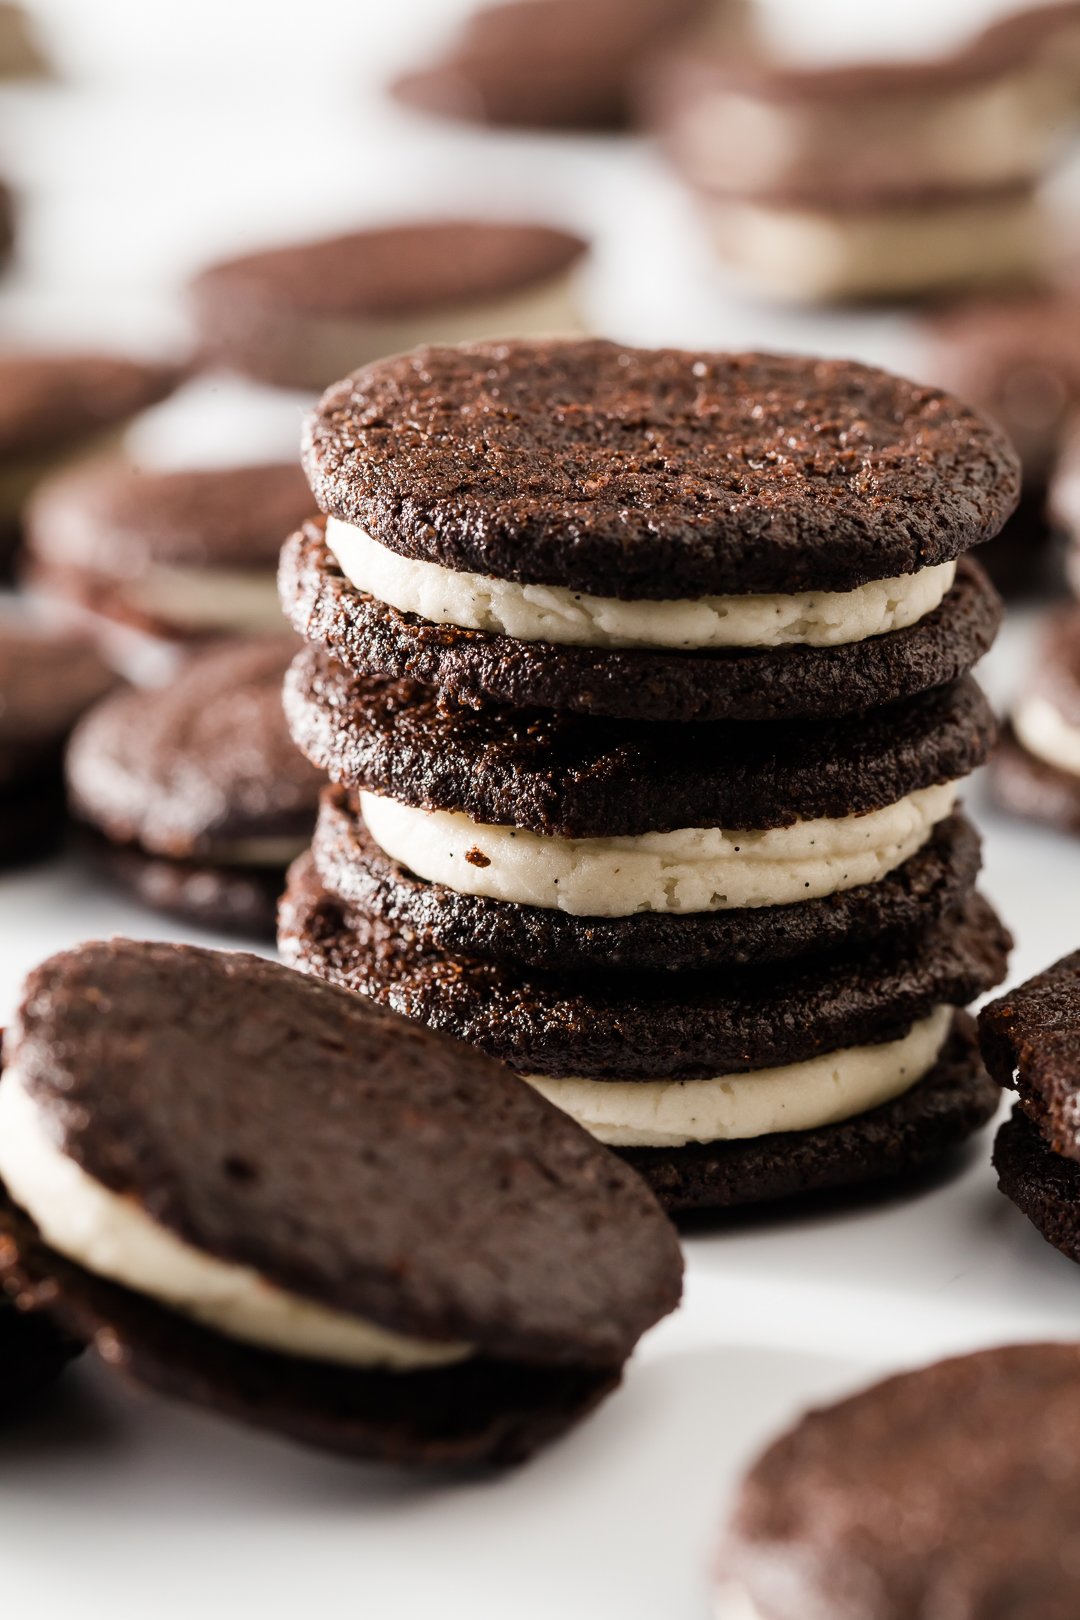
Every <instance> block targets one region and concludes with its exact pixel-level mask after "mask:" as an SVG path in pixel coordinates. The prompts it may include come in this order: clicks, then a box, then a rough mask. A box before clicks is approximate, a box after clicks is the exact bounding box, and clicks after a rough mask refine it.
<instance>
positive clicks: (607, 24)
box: [391, 0, 723, 130]
mask: <svg viewBox="0 0 1080 1620" xmlns="http://www.w3.org/2000/svg"><path fill="white" fill-rule="evenodd" d="M721 9H723V8H722V5H721V0H711V3H710V0H510V3H505V0H503V3H498V4H494V5H480V6H478V7H477V9H476V10H475V11H474V12H473V13H472V15H471V16H470V17H469V18H468V19H467V20H466V22H465V23H464V26H463V27H462V28H461V30H460V32H459V34H458V36H457V37H456V38H455V39H453V40H452V41H451V42H450V44H449V45H448V47H447V49H446V50H445V51H444V52H443V54H442V55H441V56H438V57H436V58H435V60H433V61H432V62H431V63H430V64H428V65H427V66H422V67H417V68H414V69H412V70H410V71H409V72H407V73H405V74H403V75H402V76H401V77H400V78H398V79H397V80H395V82H394V83H393V85H392V86H391V93H392V94H393V96H394V97H395V98H396V99H397V100H398V101H401V102H404V103H406V104H407V105H408V106H411V107H415V108H418V109H419V110H421V111H423V112H426V113H433V114H435V115H437V116H439V117H444V118H458V119H465V120H467V121H471V122H473V123H479V124H496V125H507V126H510V127H516V128H523V129H570V130H574V129H577V130H591V129H621V128H623V127H625V126H626V125H627V124H629V123H631V122H632V121H633V113H634V100H635V91H636V84H637V77H638V75H639V74H640V73H641V72H642V71H643V70H644V69H645V68H646V67H647V65H648V63H649V61H650V59H651V57H652V56H653V54H654V53H655V52H656V51H657V50H659V49H661V48H662V47H663V46H665V45H667V44H669V43H670V42H671V40H673V39H675V38H677V37H678V36H679V34H680V33H681V32H682V31H683V30H684V29H686V28H688V27H691V26H692V25H694V24H695V23H698V22H700V21H701V20H703V19H704V18H706V17H708V16H709V14H710V13H711V12H714V11H719V10H721Z"/></svg>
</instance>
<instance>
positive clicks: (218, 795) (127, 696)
mask: <svg viewBox="0 0 1080 1620" xmlns="http://www.w3.org/2000/svg"><path fill="white" fill-rule="evenodd" d="M294 650H295V644H294V643H293V642H292V640H291V638H290V637H288V636H286V635H277V636H272V637H271V636H267V637H259V638H254V639H252V640H250V641H243V642H227V643H224V644H223V645H221V646H220V647H215V648H213V649H208V650H206V651H204V652H201V653H199V654H197V655H194V656H193V657H192V658H191V659H190V661H189V662H188V663H186V664H185V665H184V667H183V668H182V670H181V671H180V673H179V674H178V675H177V677H176V678H175V680H174V681H173V682H172V683H171V684H170V685H169V686H168V687H165V688H164V689H160V690H158V689H147V690H142V691H131V690H126V691H123V692H119V693H116V694H115V695H113V696H112V697H110V698H108V699H107V700H106V701H105V702H104V703H102V704H100V705H99V706H98V707H97V708H96V709H94V710H93V712H92V713H90V714H89V715H87V716H86V718H85V720H83V722H82V723H81V724H80V726H79V727H78V728H77V730H76V732H75V735H74V736H73V737H72V739H71V744H70V747H69V749H68V755H67V780H68V792H69V795H70V799H71V804H72V808H73V810H74V813H75V814H76V815H77V816H78V817H79V818H80V820H81V821H82V822H83V823H84V824H86V825H87V826H88V827H90V828H91V829H93V831H94V833H95V835H96V837H95V849H96V852H97V855H98V858H99V859H100V860H102V861H103V862H104V863H105V864H106V865H107V866H108V868H109V869H110V870H111V871H112V872H113V873H114V874H115V876H116V877H117V878H118V879H120V881H122V882H124V883H126V884H127V885H128V886H129V887H131V888H133V889H134V890H135V892H136V893H137V894H138V895H139V896H140V898H142V899H143V900H144V901H147V902H148V903H150V904H152V905H156V906H159V907H161V909H163V910H166V911H171V912H177V913H179V914H181V915H184V916H188V917H192V918H194V919H196V920H197V921H200V922H203V923H205V924H207V925H210V926H214V927H227V928H230V929H236V930H238V931H241V932H244V933H247V934H249V935H254V934H258V935H261V936H265V937H269V938H272V937H273V932H274V910H275V904H276V899H277V896H278V894H279V893H280V891H281V887H282V882H283V876H284V871H285V868H286V866H287V865H288V863H289V861H290V860H291V859H292V858H293V857H294V856H295V855H296V853H297V852H298V851H299V850H300V849H302V848H303V847H304V845H305V844H306V843H307V840H308V838H309V836H310V833H311V828H312V824H313V822H314V819H315V808H316V804H317V801H318V792H319V785H320V782H321V780H322V778H321V777H320V775H319V773H318V772H317V771H315V770H314V769H313V768H312V767H311V766H310V765H309V764H308V762H307V761H306V760H305V759H304V758H303V757H302V755H301V754H299V753H298V752H297V750H296V749H295V748H294V746H293V744H292V742H291V741H290V738H289V734H288V730H287V728H286V725H285V717H284V715H283V713H282V708H281V677H282V674H283V672H284V670H285V669H286V668H287V666H288V663H289V659H290V657H291V655H292V653H293V651H294Z"/></svg>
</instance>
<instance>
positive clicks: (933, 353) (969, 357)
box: [916, 287, 1080, 594]
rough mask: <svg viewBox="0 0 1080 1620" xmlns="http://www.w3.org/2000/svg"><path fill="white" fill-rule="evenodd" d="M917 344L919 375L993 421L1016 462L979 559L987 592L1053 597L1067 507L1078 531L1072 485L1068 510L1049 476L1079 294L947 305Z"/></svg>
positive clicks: (1063, 422) (1079, 386)
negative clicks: (1003, 516)
mask: <svg viewBox="0 0 1080 1620" xmlns="http://www.w3.org/2000/svg"><path fill="white" fill-rule="evenodd" d="M919 342H920V346H921V353H920V355H919V358H918V361H917V363H916V368H917V370H918V372H919V375H920V376H924V377H926V379H927V380H928V381H929V382H932V383H934V384H935V385H937V386H940V387H942V388H948V389H950V390H951V391H952V392H953V393H955V394H958V395H959V396H960V398H961V399H966V400H968V401H969V402H970V403H971V404H973V405H976V406H978V407H979V409H980V410H983V411H986V412H987V414H988V415H990V416H993V417H994V418H995V419H996V420H997V421H998V422H999V423H1000V424H1001V426H1002V427H1003V428H1004V429H1005V431H1006V432H1007V433H1008V435H1009V437H1010V439H1011V440H1012V442H1013V444H1014V445H1015V446H1016V449H1017V450H1018V452H1019V454H1020V460H1021V462H1022V465H1023V474H1024V486H1023V493H1022V495H1021V499H1020V506H1019V508H1018V509H1017V511H1016V513H1015V514H1014V516H1013V517H1012V518H1010V520H1009V522H1008V523H1007V524H1006V525H1005V528H1004V529H1003V530H1002V532H1001V534H1000V535H999V536H998V538H997V539H996V540H994V541H991V543H990V545H989V546H987V548H986V550H985V551H984V552H983V554H982V561H983V562H984V564H985V565H986V567H987V568H988V570H989V571H990V573H991V575H992V577H993V579H994V582H995V584H996V585H998V587H999V588H1000V589H1002V590H1005V591H1007V592H1009V593H1010V594H1017V593H1018V592H1021V591H1025V590H1028V591H1030V590H1032V589H1037V588H1047V587H1052V586H1054V585H1055V584H1056V585H1057V587H1058V589H1060V574H1061V566H1060V563H1061V559H1060V555H1058V553H1057V551H1056V550H1055V548H1054V546H1053V544H1052V540H1053V536H1054V531H1055V528H1056V527H1057V526H1058V524H1059V523H1060V522H1062V521H1063V519H1064V514H1065V512H1066V511H1067V510H1068V508H1069V507H1070V504H1071V506H1072V508H1073V509H1074V512H1075V518H1076V523H1077V525H1078V526H1080V479H1078V480H1075V483H1076V487H1075V493H1074V494H1073V495H1072V497H1071V502H1070V495H1069V489H1070V479H1069V476H1068V474H1067V472H1065V471H1064V470H1063V473H1062V474H1055V467H1056V465H1057V462H1058V457H1059V454H1060V453H1061V450H1062V445H1063V443H1064V441H1065V439H1066V436H1067V426H1068V423H1069V420H1070V417H1071V415H1072V413H1074V412H1075V411H1076V410H1077V409H1078V407H1080V293H1077V292H1073V291H1069V290H1067V289H1065V290H1063V289H1059V288H1052V287H1043V288H1040V289H1037V290H1035V291H1031V292H1027V293H1023V294H1014V295H1013V296H1011V297H997V298H981V299H974V300H967V301H964V302H962V303H957V304H954V305H952V306H948V307H946V308H944V309H942V310H939V311H935V312H933V313H931V314H930V315H928V316H927V317H926V318H925V320H924V321H923V322H922V325H921V327H920V332H919ZM1077 461H1080V446H1078V447H1076V449H1075V450H1074V452H1073V456H1072V462H1073V464H1074V465H1075V463H1076V462H1077ZM1052 479H1053V483H1054V487H1055V492H1056V493H1055V496H1054V498H1053V499H1052V500H1051V501H1050V503H1049V506H1048V491H1049V487H1050V484H1051V480H1052Z"/></svg>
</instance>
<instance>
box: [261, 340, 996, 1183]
mask: <svg viewBox="0 0 1080 1620" xmlns="http://www.w3.org/2000/svg"><path fill="white" fill-rule="evenodd" d="M304 459H305V465H306V468H307V472H308V476H309V479H310V481H311V484H312V489H313V491H314V494H315V497H316V500H317V503H318V505H319V507H320V508H321V510H322V512H323V514H324V516H322V517H320V518H319V519H318V520H317V521H313V522H311V523H309V524H307V525H306V526H305V527H304V529H303V530H302V531H301V532H300V533H298V534H296V535H294V536H293V537H292V539H291V540H290V541H289V542H288V544H287V545H286V547H285V550H284V553H283V557H282V564H281V578H280V583H281V591H282V598H283V601H284V604H285V608H286V612H287V614H288V616H289V617H290V619H291V620H292V622H293V624H294V626H295V627H296V629H297V630H298V631H299V632H300V633H301V634H302V635H303V636H304V637H305V638H306V640H307V642H308V643H309V645H308V646H307V647H306V648H305V649H304V650H303V651H302V652H301V653H300V655H299V656H298V658H297V659H296V661H295V663H294V665H293V667H292V670H291V671H290V674H289V676H288V679H287V682H286V694H285V702H286V710H287V713H288V717H289V722H290V725H291V728H292V731H293V735H294V737H295V739H296V741H297V743H298V744H299V746H300V747H301V748H302V749H303V750H304V751H305V752H306V753H307V754H308V755H309V757H310V758H311V759H312V760H314V761H315V762H316V763H317V764H318V765H319V766H320V767H322V768H324V769H326V770H327V771H328V772H329V775H330V778H331V781H332V784H334V785H332V786H331V787H330V788H329V789H328V790H327V791H326V793H325V794H324V798H323V803H322V808H321V814H320V819H319V824H318V829H317V832H316V836H315V840H314V845H313V848H312V851H311V853H310V855H309V856H307V857H304V858H303V859H302V860H301V861H300V862H299V863H298V864H297V865H296V866H295V867H294V868H293V871H292V874H291V877H290V883H289V890H288V893H287V895H286V897H285V900H284V902H283V904H282V911H281V918H280V943H281V947H282V950H283V952H284V954H285V956H286V958H287V960H289V961H290V962H291V963H292V964H293V965H295V966H297V967H300V968H303V969H306V970H308V971H310V972H313V973H316V974H318V975H319V976H321V977H323V978H326V979H329V980H331V981H333V982H335V983H337V984H341V985H345V986H348V987H350V988H352V989H354V990H356V991H358V992H360V993H361V994H363V995H366V996H368V997H370V998H372V999H373V1000H375V1001H377V1002H379V1003H380V1004H382V1005H384V1006H388V1007H392V1008H394V1009H396V1010H397V1011H399V1012H400V1013H402V1014H404V1015H405V1016H407V1017H409V1018H413V1019H416V1020H419V1021H421V1022H423V1023H426V1024H428V1025H430V1026H432V1027H434V1028H438V1029H441V1030H444V1031H446V1032H449V1033H451V1034H453V1035H455V1036H457V1037H459V1038H461V1039H464V1040H466V1041H470V1042H472V1043H474V1044H475V1045H477V1046H479V1047H481V1048H483V1049H484V1050H486V1051H488V1052H490V1053H492V1054H494V1055H495V1056H497V1057H500V1058H502V1059H503V1060H504V1061H506V1062H507V1063H509V1064H510V1065H511V1067H512V1068H514V1069H515V1070H516V1071H517V1072H518V1073H519V1074H521V1075H522V1076H523V1077H524V1078H526V1079H527V1080H529V1081H530V1082H531V1083H532V1084H534V1085H535V1086H537V1087H538V1088H539V1089H540V1090H541V1091H542V1092H544V1093H545V1094H546V1095H547V1096H548V1097H550V1098H551V1099H552V1100H554V1101H555V1102H556V1103H558V1104H559V1105H560V1106H561V1107H563V1108H565V1109H566V1110H567V1111H568V1112H570V1113H571V1114H573V1115H574V1116H575V1117H576V1118H577V1119H579V1120H580V1121H581V1122H582V1123H584V1124H586V1125H587V1126H588V1127H589V1128H590V1129H591V1130H592V1131H593V1132H594V1133H595V1134H596V1135H597V1136H598V1137H599V1138H600V1139H601V1140H603V1141H604V1142H607V1143H609V1144H610V1145H612V1146H613V1147H615V1148H617V1149H618V1150H619V1151H620V1152H622V1153H624V1154H625V1155H626V1156H627V1157H628V1158H630V1159H631V1160H632V1162H633V1163H634V1164H636V1165H637V1166H638V1167H639V1169H640V1170H641V1171H642V1173H643V1174H644V1175H645V1176H646V1177H647V1178H648V1180H649V1181H650V1182H651V1184H652V1185H653V1186H654V1187H655V1188H656V1189H657V1191H658V1192H659V1193H660V1195H661V1196H662V1197H663V1198H664V1199H665V1200H666V1202H667V1203H668V1205H669V1206H670V1207H673V1208H688V1207H721V1206H726V1205H731V1204H738V1203H745V1202H751V1201H759V1200H764V1199H770V1198H775V1197H781V1196H787V1195H790V1194H794V1193H798V1192H802V1191H809V1190H816V1189H821V1188H825V1187H836V1186H840V1185H845V1184H850V1183H859V1182H876V1181H878V1180H881V1179H883V1178H885V1177H892V1176H897V1175H900V1174H902V1173H908V1172H912V1171H914V1170H916V1169H918V1168H920V1167H921V1166H923V1165H925V1164H926V1163H927V1162H929V1161H932V1160H936V1159H937V1158H939V1157H940V1156H941V1155H943V1154H945V1153H946V1152H947V1151H948V1150H949V1149H951V1148H952V1147H953V1146H954V1145H955V1144H957V1143H958V1142H960V1141H961V1140H963V1139H964V1138H966V1137H967V1136H968V1135H969V1134H970V1133H971V1132H972V1131H973V1130H974V1129H975V1128H977V1127H978V1126H979V1125H981V1124H982V1123H984V1122H985V1121H986V1119H987V1118H988V1117H989V1115H990V1114H991V1113H992V1112H993V1109H994V1106H995V1102H996V1098H997V1093H996V1089H995V1087H994V1086H993V1085H992V1083H991V1082H990V1081H989V1080H988V1079H987V1077H986V1075H985V1073H984V1071H983V1070H982V1068H981V1065H980V1063H979V1059H978V1056H977V1053H976V1050H975V1046H974V1043H973V1039H972V1030H971V1024H970V1020H969V1019H968V1018H967V1016H966V1014H964V1013H963V1012H962V1011H961V1010H960V1009H962V1008H963V1007H964V1005H965V1004H966V1003H967V1002H969V1001H970V1000H972V999H973V998H974V997H975V996H977V995H979V994H980V993H982V992H983V991H984V990H986V989H988V988H990V987H991V986H992V985H993V984H994V983H996V982H997V981H998V980H999V979H1000V978H1001V976H1002V974H1003V972H1004V966H1005V957H1006V952H1007V949H1008V943H1009V942H1008V936H1007V934H1006V933H1005V931H1004V929H1003V928H1002V926H1001V924H1000V923H999V922H998V920H997V918H996V917H995V916H994V914H993V912H992V911H991V909H990V908H989V906H988V905H987V904H986V902H985V901H984V900H983V899H982V898H981V897H980V896H979V895H978V894H977V893H976V891H975V880H976V875H977V872H978V866H979V850H978V840H977V836H976V834H975V832H974V830H973V828H972V827H971V825H970V823H969V822H968V821H967V819H966V817H965V816H964V815H963V813H962V811H961V810H960V808H959V804H958V794H959V791H960V789H961V786H962V783H963V780H964V778H965V777H966V776H967V775H968V774H969V773H970V772H971V771H972V770H974V769H975V768H976V767H977V766H978V765H979V764H981V763H982V761H983V760H984V759H985V758H986V756H987V754H988V752H989V751H990V749H991V747H992V744H993V740H994V722H993V718H992V716H991V714H990V712H989V709H988V707H987V704H986V701H985V699H984V698H983V696H982V693H981V692H980V690H979V688H978V687H977V685H976V684H975V682H974V681H973V679H972V678H971V675H970V673H969V672H970V669H971V667H972V665H973V664H975V663H976V662H977V660H978V659H979V658H980V657H981V656H982V654H983V653H984V652H985V651H986V650H987V648H988V647H989V646H990V643H991V642H992V640H993V637H994V634H995V631H996V629H997V625H998V620H999V604H998V602H997V599H996V597H995V595H994V592H993V589H992V588H991V586H990V585H989V584H988V582H987V580H986V577H985V575H984V574H983V572H982V570H981V569H980V567H979V565H978V564H977V563H976V562H975V561H974V560H973V558H972V557H971V555H970V553H971V551H972V549H973V548H974V547H976V546H977V545H979V544H980V543H981V542H982V541H984V540H986V539H988V538H989V537H990V536H991V535H993V534H994V533H995V532H996V531H997V530H998V529H999V528H1000V526H1001V525H1002V523H1003V522H1004V521H1005V519H1006V517H1007V516H1008V515H1009V513H1010V511H1011V510H1012V509H1013V507H1014V506H1015V503H1016V500H1017V495H1018V487H1019V475H1018V468H1017V462H1016V458H1015V456H1014V454H1013V452H1012V450H1011V448H1010V447H1009V445H1008V443H1007V441H1006V440H1005V439H1004V437H1003V436H1002V435H1001V433H1000V432H999V431H998V430H997V429H996V428H995V427H994V426H992V425H991V424H990V423H988V422H987V421H985V420H984V419H982V418H981V417H979V416H978V415H976V414H974V413H973V412H971V411H970V410H968V409H967V408H966V407H964V406H963V405H961V404H960V403H959V402H958V401H957V400H955V399H953V398H952V397H950V396H949V395H947V394H945V393H943V392H941V391H940V390H937V389H932V388H926V387H920V386H917V385H915V384H913V383H910V382H906V381H903V380H901V379H899V378H897V377H893V376H891V375H889V374H887V373H885V372H882V371H877V370H874V369H871V368H868V367H865V366H861V365H856V364H853V363H848V362H836V361H819V360H812V359H805V358H793V357H785V356H771V355H759V354H743V355H723V354H692V353H685V352H679V351H672V350H659V351H645V350H633V349H626V348H622V347H619V346H617V345H615V344H611V343H605V342H600V341H593V340H589V341H579V342H551V343H544V342H541V343H536V342H532V343H524V342H515V343H502V344H489V345H475V346H469V347H463V348H427V349H420V350H416V351H414V352H412V353H409V354H405V355H399V356H396V357H394V358H391V359H388V360H383V361H379V362H377V363H376V364H374V365H371V366H368V367H366V368H365V369H364V370H362V371H359V372H356V373H355V374H354V375H353V376H352V377H351V378H348V379H346V380H345V381H344V382H342V383H339V384H337V385H336V386H335V387H333V388H331V389H330V390H329V391H328V392H327V393H326V394H325V395H324V397H323V399H322V401H321V402H320V404H319V405H318V407H317V408H316V410H315V411H314V413H313V414H312V416H311V418H310V421H309V423H308V425H307V431H306V439H305V448H304Z"/></svg>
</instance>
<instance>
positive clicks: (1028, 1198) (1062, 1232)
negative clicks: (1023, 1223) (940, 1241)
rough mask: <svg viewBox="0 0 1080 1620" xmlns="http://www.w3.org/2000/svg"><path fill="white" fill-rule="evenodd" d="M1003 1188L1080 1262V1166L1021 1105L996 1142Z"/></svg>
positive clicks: (1066, 1253)
mask: <svg viewBox="0 0 1080 1620" xmlns="http://www.w3.org/2000/svg"><path fill="white" fill-rule="evenodd" d="M994 1169H995V1170H996V1171H997V1176H998V1187H999V1188H1000V1189H1001V1191H1002V1192H1003V1193H1004V1194H1005V1196H1006V1198H1007V1199H1009V1201H1010V1203H1013V1204H1015V1205H1016V1207H1017V1209H1018V1210H1019V1211H1020V1213H1021V1214H1022V1215H1026V1216H1027V1218H1028V1220H1029V1221H1030V1222H1031V1224H1032V1226H1033V1227H1034V1228H1035V1230H1036V1231H1037V1232H1039V1233H1041V1235H1042V1236H1043V1237H1044V1238H1045V1239H1046V1241H1047V1243H1049V1244H1050V1245H1051V1246H1052V1247H1053V1248H1055V1249H1057V1251H1058V1253H1059V1254H1063V1255H1064V1256H1065V1258H1066V1259H1067V1260H1075V1261H1076V1262H1078V1263H1080V1164H1078V1163H1077V1162H1076V1160H1075V1159H1067V1158H1066V1157H1065V1156H1064V1155H1063V1154H1061V1153H1056V1152H1055V1151H1054V1149H1053V1148H1052V1147H1051V1145H1050V1143H1049V1142H1048V1141H1047V1140H1046V1137H1045V1136H1044V1135H1043V1134H1042V1132H1041V1130H1040V1129H1039V1127H1038V1125H1036V1124H1034V1123H1033V1121H1032V1120H1031V1119H1030V1118H1028V1116H1027V1114H1026V1113H1025V1112H1024V1108H1023V1105H1022V1104H1018V1105H1017V1106H1016V1107H1015V1108H1014V1109H1013V1111H1012V1114H1011V1115H1010V1117H1009V1118H1008V1119H1007V1120H1006V1121H1005V1123H1004V1125H1002V1127H1001V1129H1000V1130H999V1131H998V1133H997V1136H996V1138H995V1140H994Z"/></svg>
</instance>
